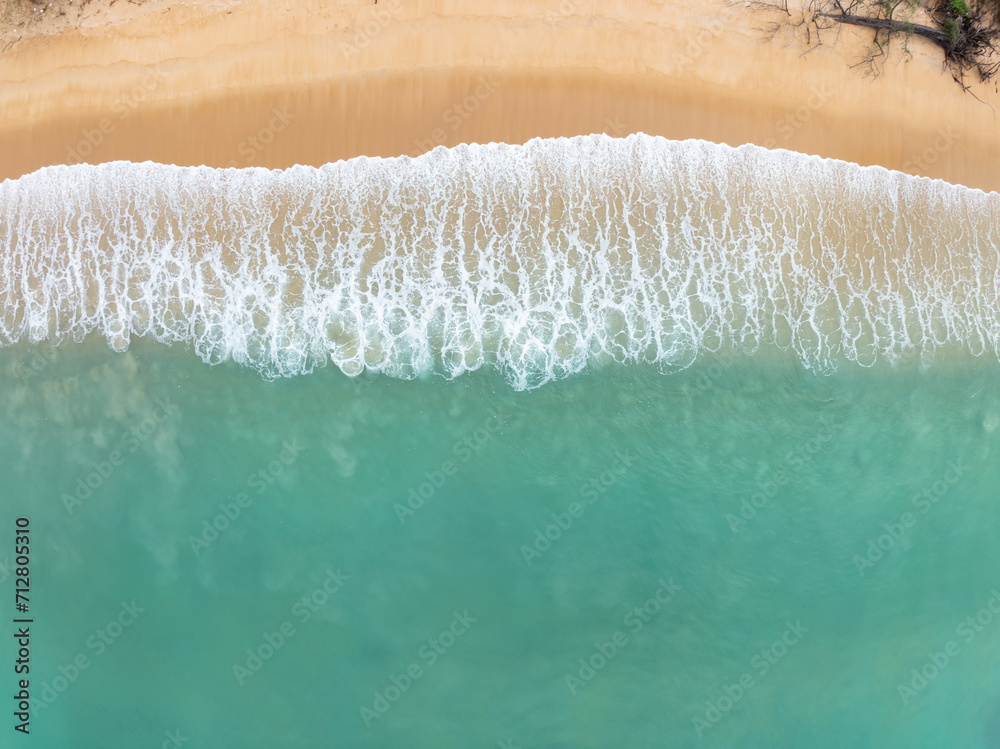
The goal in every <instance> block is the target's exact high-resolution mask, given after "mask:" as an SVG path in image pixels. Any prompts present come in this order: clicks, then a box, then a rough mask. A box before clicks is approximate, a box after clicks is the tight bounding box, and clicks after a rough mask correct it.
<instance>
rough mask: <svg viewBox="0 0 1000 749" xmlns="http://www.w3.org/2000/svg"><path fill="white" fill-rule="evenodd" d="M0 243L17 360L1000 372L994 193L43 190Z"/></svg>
mask: <svg viewBox="0 0 1000 749" xmlns="http://www.w3.org/2000/svg"><path fill="white" fill-rule="evenodd" d="M0 243H2V245H0V342H2V343H4V344H10V343H13V342H16V341H19V340H22V339H26V338H27V339H30V340H32V341H40V340H43V339H52V340H55V341H62V340H65V339H73V340H81V339H83V338H84V337H85V336H87V335H89V334H91V333H93V332H95V331H96V332H98V333H100V334H101V335H103V336H104V337H105V338H106V339H107V340H108V342H109V344H110V345H111V346H112V347H113V348H115V349H118V350H123V349H125V348H126V347H127V346H128V344H129V341H130V339H131V338H132V337H133V336H146V337H150V338H153V339H156V340H158V341H162V342H165V343H184V344H187V345H190V346H191V347H193V348H194V349H195V351H197V353H198V354H199V355H200V356H201V357H202V358H203V359H204V360H205V361H206V362H212V363H216V362H221V361H224V360H227V359H232V360H235V361H237V362H240V363H242V364H245V365H247V366H251V367H254V368H256V369H257V370H258V371H259V372H261V373H262V374H263V375H264V376H266V377H278V376H288V375H294V374H298V373H304V372H308V371H311V370H312V369H313V368H315V367H317V366H322V365H325V364H326V363H327V362H330V361H332V362H333V363H334V364H336V365H337V366H338V367H340V368H341V369H342V370H343V371H344V372H346V373H348V374H351V375H353V374H358V373H360V372H361V371H363V370H364V369H370V370H376V371H380V372H384V373H386V374H389V375H392V376H396V377H414V376H417V375H418V374H420V373H423V372H428V371H435V372H439V373H442V374H445V375H447V376H457V375H459V374H461V373H463V372H466V371H469V370H473V369H476V368H478V367H481V366H484V365H492V366H495V367H498V368H500V369H502V370H503V371H504V372H505V373H506V375H507V376H508V378H509V379H510V381H511V383H512V385H514V386H515V387H518V388H528V387H535V386H537V385H540V384H542V383H544V382H546V381H549V380H552V379H554V378H559V377H564V376H566V375H568V374H571V373H573V372H577V371H580V370H581V369H583V368H584V367H586V366H588V364H590V363H595V362H600V361H616V362H650V363H656V364H657V365H659V366H660V367H662V368H663V369H664V370H672V369H677V368H681V367H685V366H688V365H689V364H691V363H692V362H693V361H694V360H695V359H696V358H697V357H698V356H699V354H701V353H703V352H707V351H720V350H735V351H744V352H747V353H752V352H754V351H757V350H758V349H759V348H761V347H777V348H780V349H784V350H787V351H791V352H794V354H795V355H796V356H798V357H799V359H801V361H802V362H803V363H804V364H805V365H806V366H809V367H815V368H820V369H824V370H829V369H833V368H834V367H836V366H837V365H838V364H840V363H842V362H844V361H852V362H857V363H859V364H862V365H866V366H867V365H871V364H873V363H875V362H876V361H878V360H879V359H888V360H894V359H898V358H900V357H912V356H913V355H914V352H916V353H917V355H919V356H920V357H922V358H923V359H924V360H925V361H929V360H930V359H932V358H934V356H935V354H936V352H939V351H941V350H942V349H949V348H950V349H956V350H964V351H967V352H969V353H971V354H974V355H983V354H988V355H991V356H996V355H997V353H998V351H1000V348H998V343H1000V298H998V290H1000V276H998V269H1000V264H998V254H1000V195H998V194H996V193H989V194H986V193H983V192H981V191H978V190H971V189H967V188H963V187H957V186H953V185H948V184H946V183H943V182H939V181H931V180H927V179H923V178H916V177H910V176H906V175H903V174H900V173H897V172H890V171H887V170H885V169H882V168H878V167H859V166H857V165H854V164H848V163H844V162H839V161H833V160H828V159H821V158H818V157H810V156H804V155H802V154H797V153H792V152H789V151H768V150H766V149H763V148H758V147H756V146H741V147H739V148H731V147H728V146H723V145H717V144H713V143H706V142H702V141H684V142H675V141H669V140H665V139H663V138H657V137H650V136H645V135H633V136H629V137H628V138H624V139H615V138H610V137H607V136H588V137H579V138H571V139H553V140H534V141H531V142H529V143H527V144H526V145H524V146H513V145H504V144H490V145H471V146H459V147H456V148H452V149H445V148H438V149H435V150H434V151H432V152H430V153H428V154H426V155H424V156H421V157H419V158H415V159H413V158H408V157H401V158H395V159H374V158H357V159H352V160H350V161H346V162H339V163H336V164H327V165H326V166H323V167H320V168H313V167H303V166H297V167H293V168H291V169H287V170H285V171H268V170H266V169H260V168H256V169H212V168H208V167H194V168H188V167H174V166H165V165H161V164H153V163H143V164H133V163H128V162H115V163H110V164H103V165H99V166H89V165H77V166H58V167H49V168H46V169H42V170H40V171H38V172H36V173H34V174H32V175H29V176H26V177H22V178H20V179H18V180H9V181H6V182H4V183H3V184H2V185H0Z"/></svg>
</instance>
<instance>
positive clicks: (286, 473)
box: [0, 341, 1000, 749]
mask: <svg viewBox="0 0 1000 749" xmlns="http://www.w3.org/2000/svg"><path fill="white" fill-rule="evenodd" d="M0 372H2V373H3V374H4V376H3V377H2V378H0V403H2V404H3V406H2V408H3V412H2V417H0V418H2V423H3V425H4V428H3V430H2V431H0V465H3V466H5V467H6V470H5V480H4V484H3V502H2V511H3V523H4V525H5V526H6V527H7V528H8V529H9V532H8V533H6V534H4V537H3V538H0V560H6V559H9V558H10V557H11V556H13V537H14V533H13V528H14V523H15V518H16V517H19V516H25V517H28V518H30V523H31V533H32V534H33V535H32V569H33V578H32V583H33V590H32V594H31V615H32V616H33V617H34V620H35V621H34V624H33V625H32V626H33V630H32V633H33V638H34V639H33V644H32V661H31V682H32V698H33V699H34V700H35V704H34V708H35V709H34V714H33V716H32V722H31V729H32V736H31V737H30V738H29V739H26V740H24V737H21V736H19V735H17V734H15V733H14V732H13V731H12V730H11V727H10V725H8V726H6V727H5V729H4V730H5V734H6V735H7V736H8V737H11V736H13V738H7V739H5V742H10V743H5V745H10V746H36V747H37V746H73V747H77V748H79V749H91V748H93V749H97V748H98V747H101V748H104V749H114V748H117V747H158V746H161V745H164V742H169V741H170V740H171V738H170V737H171V736H174V737H176V736H178V735H180V736H183V737H187V738H188V739H189V740H188V741H186V742H184V746H186V747H214V748H216V749H226V748H228V747H233V748H234V749H236V748H237V747H239V748H240V749H245V748H246V747H261V748H264V747H275V746H287V747H315V746H330V747H379V746H382V747H384V746H408V747H433V748H435V749H447V748H448V747H462V748H463V749H464V748H466V747H471V746H482V747H496V746H517V747H543V746H544V747H557V746H562V747H607V746H629V747H663V746H669V747H688V746H690V747H695V746H698V747H732V746H744V747H769V748H772V749H781V748H784V747H788V748H792V747H796V748H797V747H802V746H815V747H844V746H852V747H885V746H907V747H915V748H920V747H928V748H930V747H941V746H946V745H947V746H962V747H969V748H970V749H987V748H990V749H992V748H995V747H1000V676H998V675H1000V616H998V615H996V614H994V613H991V612H990V606H992V607H993V608H994V609H995V610H996V611H997V612H1000V594H998V593H997V591H998V590H1000V547H998V545H997V543H996V538H997V533H998V530H1000V529H998V521H997V517H998V512H997V495H996V487H997V486H998V484H1000V461H998V460H997V455H998V449H1000V430H998V429H997V427H998V426H1000V379H998V378H997V369H996V365H995V363H987V362H971V363H968V362H967V363H962V364H958V363H954V364H949V363H942V364H937V365H935V366H934V367H931V368H929V369H924V368H922V367H921V366H920V365H919V363H916V362H912V363H909V364H906V365H901V366H897V367H891V366H889V365H878V366H876V367H874V368H868V369H864V368H861V367H858V366H857V365H853V364H851V365H846V366H842V367H841V368H840V369H838V371H837V372H836V373H834V374H832V375H819V374H816V373H813V372H809V371H807V370H805V369H804V368H803V367H802V366H801V364H800V363H799V362H798V360H797V359H796V358H795V357H794V356H791V355H786V356H774V357H765V356H761V355H758V356H756V357H751V358H746V357H729V358H719V357H716V358H704V359H702V360H700V361H699V363H697V364H696V365H695V366H694V367H692V368H690V369H688V370H685V371H683V372H680V373H678V374H674V375H669V376H666V375H663V374H661V373H659V372H658V371H656V370H655V367H652V366H621V365H617V364H615V365H610V366H607V367H604V368H594V367H593V366H591V367H590V368H588V369H587V370H586V371H584V372H583V373H580V374H578V375H576V376H574V377H571V378H568V379H565V380H562V381H558V382H553V383H549V384H548V385H546V386H545V387H542V388H539V389H535V390H531V391H527V392H518V391H515V390H513V389H512V388H510V387H509V385H508V384H507V383H506V382H505V381H504V378H503V375H502V374H501V373H499V372H497V371H496V370H493V369H483V370H480V371H478V372H475V373H472V374H467V375H465V376H463V377H460V378H457V379H454V380H450V381H449V380H445V379H443V378H441V377H438V376H428V377H423V378H418V379H416V380H412V381H404V380H399V379H392V378H388V377H385V376H381V375H363V376H361V377H359V378H354V379H350V378H348V377H345V376H344V375H343V374H341V373H340V372H339V371H337V370H335V369H332V368H331V369H324V370H320V371H317V372H314V373H313V374H312V375H309V376H307V377H298V378H291V379H279V380H277V381H273V382H268V381H265V380H262V379H261V378H260V376H259V375H258V374H257V373H256V372H254V371H252V370H250V369H247V368H242V367H239V366H237V365H235V364H232V363H228V364H222V365H220V366H217V367H209V366H206V365H205V364H203V363H202V362H201V361H199V360H198V358H197V357H196V356H195V355H194V353H193V352H190V351H185V350H183V348H181V347H172V348H170V347H165V346H162V345H160V344H156V343H152V342H146V341H137V342H134V343H133V346H132V348H131V350H130V351H129V352H128V353H125V354H121V353H115V352H112V351H109V350H107V349H106V348H105V347H104V346H103V345H102V344H101V343H100V342H97V345H92V344H84V345H64V346H61V347H59V348H57V349H54V348H51V347H49V346H46V345H42V346H40V347H32V348H29V347H27V346H26V345H24V344H18V345H16V346H13V347H8V348H6V349H3V350H2V351H0ZM112 463H114V465H112ZM102 474H107V475H102ZM80 482H82V483H80ZM88 482H89V484H90V486H88ZM81 487H82V488H81ZM241 493H242V494H243V495H244V496H243V497H242V498H241V497H240V494H241ZM421 495H422V496H421ZM240 503H242V505H241V504H240ZM755 505H756V506H755ZM227 512H228V514H229V515H230V516H231V517H226V514H227ZM904 513H910V516H907V517H908V518H909V521H908V522H909V524H908V525H907V526H904V524H903V522H904V520H906V518H904V517H903V516H904ZM213 522H214V523H215V524H216V527H217V528H221V530H214V529H212V528H211V526H210V524H211V523H213ZM560 526H562V527H560ZM546 534H547V535H548V537H546ZM869 542H871V543H872V544H873V545H874V546H872V547H871V548H869ZM878 544H882V546H884V547H885V550H880V549H879V548H878ZM866 555H870V557H869V558H868V559H866V560H865V561H864V562H863V561H861V560H862V559H863V558H864V557H865V556H866ZM866 562H867V563H866ZM324 586H325V589H324ZM0 589H2V590H4V591H6V592H5V593H4V594H3V599H4V600H5V601H7V603H5V604H4V615H5V616H8V615H9V614H10V613H11V612H12V611H13V609H12V608H11V607H12V605H13V604H12V600H11V599H12V598H13V577H12V576H8V577H7V578H5V580H4V582H2V583H0ZM304 597H305V600H303V598H304ZM657 597H659V600H658V599H657ZM123 604H124V605H125V609H123ZM635 607H640V610H639V612H636V611H634V610H633V609H635ZM642 607H645V609H644V610H643V609H642ZM130 608H131V609H134V612H130V611H128V610H126V609H130ZM139 609H142V610H141V611H139ZM630 612H631V613H630ZM977 614H978V615H979V616H980V617H981V619H980V621H979V622H976V621H973V623H971V624H969V623H967V622H965V619H966V618H967V617H970V616H972V617H975V616H977ZM456 616H457V617H458V618H457V619H456ZM115 622H118V626H116V625H115ZM123 623H125V625H124V626H120V625H122V624H123ZM450 628H451V636H448V635H447V634H444V635H443V633H446V632H448V631H449V629H450ZM102 631H103V634H102ZM275 633H277V634H275ZM279 635H280V637H279ZM949 642H951V643H953V645H949ZM609 643H610V644H609ZM275 645H277V648H276V649H275V647H274V646H275ZM248 649H249V650H250V653H248ZM254 651H256V655H255V653H254ZM602 651H603V655H602ZM929 653H930V654H931V656H932V657H934V658H937V659H938V660H939V661H941V659H942V658H944V657H945V656H942V655H940V654H941V653H945V654H947V653H951V654H950V655H947V658H946V665H945V666H944V668H943V669H940V671H939V673H936V674H932V672H933V671H934V668H929V667H928V664H929V663H931V662H930V661H929V660H928V658H929V655H928V654H929ZM15 655H16V654H15V651H14V648H13V645H12V643H11V639H10V638H4V641H3V645H2V647H0V658H2V659H3V662H4V664H12V663H13V660H14V658H15ZM80 656H84V661H86V664H87V665H86V667H85V668H83V669H82V670H79V671H77V672H74V670H73V664H74V661H76V660H77V659H78V658H79V657H80ZM262 656H263V657H262ZM257 658H259V659H260V660H257ZM581 659H585V661H591V663H592V664H593V665H591V666H590V667H589V669H590V670H588V665H587V664H586V662H585V663H584V664H583V665H581V662H580V660H581ZM602 659H603V661H602ZM414 664H415V668H416V670H415V671H413V670H411V671H410V674H411V675H410V677H409V678H410V683H409V684H408V685H407V681H406V679H405V678H401V677H402V676H403V675H405V674H407V672H408V670H410V669H411V668H413V667H414ZM931 665H933V663H931ZM4 668H5V671H6V669H7V666H6V665H5V667H4ZM61 668H62V671H61V670H60V669H61ZM911 669H918V670H920V669H926V671H927V673H928V674H931V678H930V679H929V680H927V681H926V683H923V686H921V684H922V682H920V681H919V679H920V678H921V677H919V676H918V677H917V681H916V682H914V675H913V674H912V673H911ZM413 674H419V675H417V676H415V677H414V676H413ZM68 677H73V678H68ZM394 677H395V681H394ZM568 677H572V678H568ZM7 679H8V681H7V682H6V683H5V689H8V690H9V689H11V688H12V687H13V686H14V684H13V681H12V679H13V674H12V673H10V672H8V676H7ZM741 681H742V684H741ZM400 685H406V686H407V688H406V689H405V691H401V692H396V691H393V690H394V689H399V688H400ZM900 685H903V686H904V687H909V688H910V689H912V690H913V691H912V693H911V692H907V691H906V690H905V689H903V690H901V689H900ZM916 687H920V688H919V689H917V688H916ZM376 693H377V694H376ZM389 697H394V698H395V699H393V700H392V701H391V702H390V701H389V699H388V698H389ZM383 699H385V702H382V701H381V700H383ZM727 700H729V701H727ZM8 704H9V703H8ZM12 720H13V719H12V718H11V717H10V715H9V711H8V718H7V722H8V723H10V722H11V721H12ZM168 732H169V733H168ZM176 732H179V734H178V733H176ZM508 742H509V743H508ZM167 745H169V744H167Z"/></svg>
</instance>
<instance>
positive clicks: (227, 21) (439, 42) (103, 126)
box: [0, 0, 1000, 190]
mask: <svg viewBox="0 0 1000 749" xmlns="http://www.w3.org/2000/svg"><path fill="white" fill-rule="evenodd" d="M101 3H104V4H103V5H102V4H101ZM767 20H768V19H767V18H766V17H765V16H762V15H761V14H759V13H753V12H751V11H748V10H747V9H745V8H743V7H739V6H734V5H729V4H726V2H724V0H706V2H704V3H687V2H681V0H665V2H652V1H647V0H550V1H549V2H509V1H504V0H499V1H495V2H489V3H486V2H481V3H474V2H470V1H469V0H466V1H464V2H458V1H457V0H455V1H449V0H417V1H415V2H404V0H380V2H379V3H378V4H377V5H375V4H373V3H371V2H370V0H365V1H364V2H356V1H351V2H335V3H331V2H325V1H323V0H271V1H270V2H268V1H266V0H246V1H245V2H227V1H225V0H223V1H222V2H214V3H210V4H206V3H198V4H194V3H190V2H183V1H182V2H170V1H169V0H152V2H146V3H143V4H140V5H136V4H133V3H129V2H127V0H115V3H112V4H108V3H107V0H91V3H90V4H89V5H87V6H85V7H84V9H82V10H79V11H76V14H75V15H72V14H71V15H70V16H64V17H62V18H52V17H50V18H46V19H43V20H42V21H40V22H38V23H37V24H34V25H33V27H32V26H29V27H26V28H24V29H21V31H20V33H21V38H18V37H17V36H16V35H14V34H13V33H12V32H9V31H8V32H6V37H4V39H3V40H2V41H0V47H3V46H4V45H7V46H6V49H5V51H4V52H3V53H2V54H0V144H2V146H0V178H8V177H17V176H19V175H21V174H25V173H28V172H31V171H34V170H35V169H38V168H40V167H42V166H45V165H49V164H59V163H75V162H79V161H86V162H90V163H98V162H103V161H112V160H116V159H130V160H132V161H144V160H154V161H161V162H166V163H175V164H208V165H210V166H227V165H230V166H249V165H259V166H266V167H286V166H290V165H292V164H296V163H300V164H323V163H326V162H328V161H334V160H337V159H343V158H349V157H352V156H357V155H361V154H364V155H370V156H398V155H400V154H409V155H416V154H418V153H421V152H423V151H426V150H428V149H429V148H432V147H434V146H436V145H445V146H451V145H455V144H458V143H462V142H489V141H505V142H510V143H520V142H524V141H526V140H528V139H530V138H532V137H536V136H543V137H547V136H559V135H578V134H586V133H592V132H606V133H608V134H611V135H625V134H628V133H630V132H636V131H642V132H646V133H650V134H656V135H663V136H666V137H669V138H676V139H684V138H703V139H706V140H711V141H716V142H722V143H729V144H731V145H738V144H741V143H757V144H760V145H765V146H768V147H776V148H777V147H780V148H788V149H792V150H796V151H802V152H805V153H811V154H819V155H821V156H828V157H834V158H839V159H845V160H848V161H854V162H858V163H860V164H880V165H882V166H885V167H888V168H890V169H900V170H903V171H907V172H910V173H913V174H921V175H925V176H929V177H936V178H941V179H945V180H947V181H949V182H954V183H959V184H965V185H968V186H970V187H979V188H982V189H984V190H1000V122H998V119H997V116H996V110H1000V94H998V93H997V91H996V90H995V88H994V87H992V86H990V87H987V86H982V85H976V86H974V88H973V92H974V93H975V94H976V96H978V97H979V99H981V100H982V101H978V100H977V99H976V98H974V97H973V96H971V95H969V94H968V93H963V92H962V90H961V89H960V88H959V86H958V85H957V84H956V83H955V82H954V81H953V80H952V79H951V77H950V75H949V74H948V73H946V72H943V71H942V66H941V56H940V53H939V52H938V50H936V49H935V48H933V47H931V46H929V45H926V44H924V43H923V42H922V41H921V40H917V41H916V42H914V43H913V46H912V53H913V57H912V59H910V60H909V61H906V62H904V61H902V60H899V59H893V60H890V61H889V62H888V63H887V64H886V65H885V69H884V72H883V74H882V75H881V76H879V77H878V78H875V79H872V78H871V77H868V76H865V75H864V73H863V71H862V70H861V69H855V68H852V67H851V66H852V64H853V63H856V62H857V61H858V60H859V59H860V58H861V56H862V55H863V52H864V50H865V48H866V46H867V44H868V42H869V39H870V36H869V35H868V34H867V33H860V32H855V31H854V30H853V29H844V30H843V33H842V34H841V37H840V40H839V42H838V43H837V44H836V45H833V44H829V45H827V46H824V47H821V48H818V49H815V50H813V51H812V52H810V53H809V54H805V55H804V54H803V53H804V52H805V51H806V47H805V46H804V44H803V42H802V41H801V40H800V39H798V38H793V37H792V36H790V35H789V36H779V37H778V38H777V39H775V40H774V41H771V42H766V41H765V40H764V35H763V34H762V33H761V32H760V31H759V30H758V27H760V26H762V25H763V24H764V23H765V22H766V21H767ZM831 42H832V38H831Z"/></svg>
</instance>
